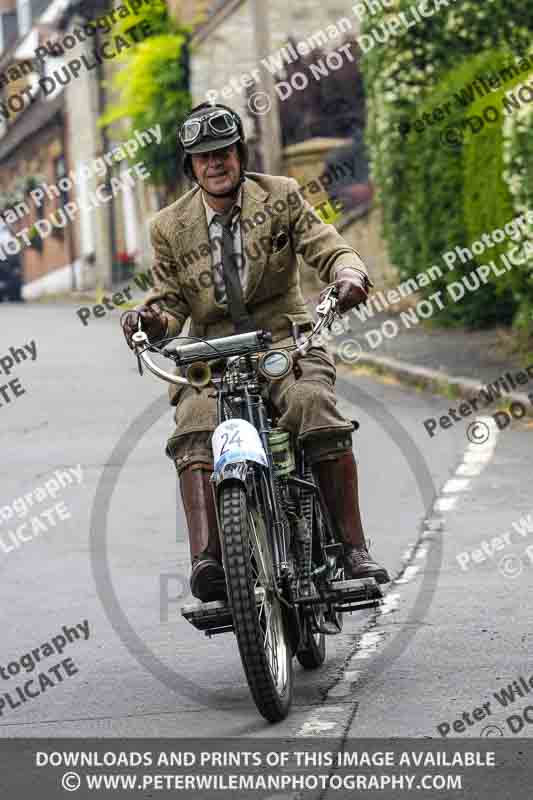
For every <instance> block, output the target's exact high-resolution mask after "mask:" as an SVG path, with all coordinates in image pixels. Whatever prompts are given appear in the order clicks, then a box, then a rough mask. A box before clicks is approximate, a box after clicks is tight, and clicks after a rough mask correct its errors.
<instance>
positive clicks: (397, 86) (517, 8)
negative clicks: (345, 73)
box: [361, 0, 533, 325]
mask: <svg viewBox="0 0 533 800" xmlns="http://www.w3.org/2000/svg"><path fill="white" fill-rule="evenodd" d="M392 5H393V7H391V4H390V3H389V8H388V10H382V11H380V12H378V13H377V14H375V15H369V16H367V17H365V19H364V24H363V26H362V33H364V34H367V35H368V34H369V33H370V32H371V30H372V29H373V28H374V27H375V26H376V25H380V24H381V23H384V22H387V21H390V19H391V18H392V17H393V16H396V15H397V14H398V13H399V12H401V11H403V12H405V14H406V16H408V15H409V10H408V9H409V7H410V6H411V5H412V3H411V2H410V0H396V2H395V3H393V4H392ZM532 27H533V20H532V18H531V13H530V7H529V2H528V0H505V2H504V0H485V2H484V3H483V4H478V3H474V2H470V0H462V2H461V1H460V0H458V2H452V0H450V3H449V7H448V8H442V7H441V8H440V9H439V10H438V11H437V12H436V13H435V14H434V16H432V17H427V18H424V19H423V20H422V21H421V22H419V23H417V24H416V25H414V26H412V27H411V28H408V29H402V30H401V32H400V33H399V34H398V35H397V36H394V37H391V38H390V39H389V40H388V41H387V42H386V43H384V44H380V43H376V44H375V45H374V46H373V47H372V49H370V50H369V51H368V52H367V53H366V54H365V55H364V56H363V59H362V64H361V67H362V72H363V76H364V81H365V88H366V94H367V102H368V112H369V124H368V129H367V140H368V145H369V152H370V158H371V168H372V177H373V180H374V183H375V185H376V189H377V196H378V199H379V200H380V202H381V205H382V208H383V232H384V236H385V238H386V240H387V243H388V246H389V253H390V256H391V259H392V261H393V262H394V263H395V264H396V265H397V266H398V268H399V270H400V274H401V276H402V278H405V277H410V276H413V275H416V274H418V273H420V272H421V271H422V270H424V269H427V267H428V266H431V265H432V264H438V265H439V266H441V267H444V268H445V269H446V267H445V266H444V264H443V262H442V260H441V255H442V253H443V252H445V251H446V250H450V249H452V248H453V247H455V246H456V245H461V246H467V245H468V244H469V243H470V242H471V241H472V240H473V239H475V238H477V233H478V231H479V230H480V229H481V228H482V230H483V232H484V231H488V230H491V229H492V228H493V227H497V226H498V225H499V224H500V223H501V221H502V218H504V219H503V221H504V222H506V221H508V219H509V218H510V217H511V216H513V206H512V202H511V198H510V194H509V192H508V190H507V188H506V186H505V185H504V182H503V181H502V177H501V171H502V167H503V163H502V158H501V153H500V152H499V151H501V143H502V131H501V123H500V124H499V125H494V126H492V125H491V126H488V127H487V128H486V130H484V132H483V133H480V134H478V135H477V136H475V137H472V138H471V139H468V140H467V142H466V144H465V146H464V147H463V148H461V147H459V148H458V149H457V150H454V149H453V148H450V147H447V146H443V145H442V139H441V135H442V130H443V129H445V128H446V127H447V126H450V125H452V124H459V125H460V124H461V122H462V121H463V118H464V116H465V114H466V115H467V116H469V115H470V114H471V113H472V112H473V111H475V109H474V107H473V106H472V107H471V108H463V106H462V104H461V103H460V102H459V101H457V100H453V99H452V102H451V113H450V114H449V115H447V116H446V118H445V120H444V121H442V122H440V123H439V124H438V125H435V126H430V127H427V128H426V130H424V131H422V132H417V131H415V130H413V129H412V128H411V130H410V131H409V132H407V133H406V131H407V128H408V127H409V126H410V125H412V123H413V121H414V120H415V119H420V118H421V117H422V115H423V114H424V113H426V112H433V110H434V108H435V107H436V106H438V105H440V104H442V103H443V102H447V101H449V100H450V98H451V97H453V94H454V93H455V92H458V91H459V90H461V89H463V88H464V87H465V86H467V85H468V84H469V83H470V82H471V81H472V80H473V79H474V78H475V77H476V76H477V75H478V74H479V72H480V71H484V70H487V69H489V68H495V66H496V65H498V64H499V63H500V62H501V60H502V59H504V58H508V57H509V54H512V55H515V56H516V55H517V54H519V53H520V52H522V51H524V50H525V47H526V46H527V45H528V44H529V40H530V30H531V28H532ZM507 88H509V87H507ZM476 104H477V101H476ZM476 104H474V105H475V106H476V108H477V109H478V110H479V108H481V105H482V104H483V101H481V105H480V106H478V105H476ZM483 107H484V106H483ZM478 148H479V152H477V150H478ZM481 164H483V168H482V169H481ZM484 171H485V172H486V175H485V176H484V180H485V182H484V183H483V176H480V175H479V174H478V173H479V172H484ZM489 186H490V190H489V189H488V188H487V187H489ZM487 192H489V194H490V197H489V194H487ZM483 194H484V196H483ZM478 210H480V212H481V213H480V216H479V219H478V218H477V217H476V214H477V211H478ZM474 220H476V221H474ZM493 220H496V222H495V223H494V224H492V221H493ZM474 266H475V263H470V264H465V265H464V269H465V271H469V270H470V269H472V268H473V267H474ZM457 277H458V275H457V274H455V275H454V274H453V273H447V274H446V275H445V281H443V286H439V287H438V288H444V283H448V282H450V281H451V280H454V279H457ZM434 290H435V283H433V284H432V286H431V288H430V289H429V291H427V290H426V291H427V294H428V295H429V294H431V293H432V292H433V291H434ZM516 308H517V299H516V298H513V296H512V294H511V289H510V287H509V286H505V288H502V286H498V287H497V286H491V285H487V286H486V287H485V288H484V289H482V290H479V291H478V292H476V293H475V294H471V295H470V296H469V295H468V294H467V295H466V296H465V298H464V299H463V300H462V301H461V302H460V303H458V304H453V305H451V306H447V308H446V310H445V311H443V312H442V314H441V321H447V322H450V323H466V324H470V325H481V324H486V323H491V322H493V321H495V320H498V321H510V320H511V318H512V315H513V313H514V311H515V309H516Z"/></svg>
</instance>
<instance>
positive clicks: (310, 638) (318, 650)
mask: <svg viewBox="0 0 533 800" xmlns="http://www.w3.org/2000/svg"><path fill="white" fill-rule="evenodd" d="M305 624H306V629H307V647H306V648H305V650H300V651H299V652H298V653H296V658H297V659H298V661H299V663H300V664H301V665H302V667H303V668H304V669H317V668H318V667H321V666H322V664H323V663H324V661H325V660H326V634H325V633H313V631H312V630H311V620H310V619H309V618H308V619H307V621H306V623H305Z"/></svg>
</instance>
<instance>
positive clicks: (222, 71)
mask: <svg viewBox="0 0 533 800" xmlns="http://www.w3.org/2000/svg"><path fill="white" fill-rule="evenodd" d="M265 5H266V7H267V10H268V12H267V13H268V23H269V27H270V38H271V52H270V53H268V54H267V53H261V54H259V55H258V54H257V53H256V50H255V42H254V30H253V24H252V14H251V9H250V3H249V2H247V0H228V2H226V3H224V4H223V5H222V7H221V9H220V10H218V11H217V12H216V13H215V14H213V15H212V16H211V17H210V18H209V21H208V22H207V23H206V24H205V25H203V26H202V27H201V28H200V29H199V30H198V31H197V32H196V35H195V37H194V40H193V47H194V50H193V53H192V68H191V90H192V95H193V101H194V102H195V103H201V102H202V101H204V100H206V99H207V92H208V91H209V90H214V91H219V92H221V91H222V89H223V88H224V87H227V91H226V96H224V95H222V94H220V95H219V96H218V97H217V98H216V99H217V100H219V101H220V102H222V103H226V104H227V105H230V106H232V107H233V108H235V110H236V111H237V112H238V113H239V114H241V116H243V117H244V122H245V127H246V132H247V134H248V135H250V134H251V133H252V124H251V121H250V119H249V118H247V116H246V95H245V91H244V88H243V87H242V86H241V88H240V89H237V88H234V89H231V86H230V81H231V80H232V79H234V80H236V81H237V80H239V81H240V79H241V76H242V74H243V73H250V74H251V73H252V70H254V69H256V70H259V73H258V75H259V78H260V76H261V75H265V74H268V71H267V69H266V67H264V66H262V65H261V58H263V57H264V56H267V55H271V54H273V53H276V51H277V50H278V49H279V48H281V47H284V46H285V45H286V44H287V38H288V37H289V36H291V37H292V38H294V39H295V40H296V41H299V40H300V39H306V38H308V37H310V36H312V34H314V33H315V32H318V31H320V30H323V29H325V28H326V26H327V25H328V24H329V25H331V24H334V23H336V22H337V21H338V20H339V19H341V18H343V19H349V20H350V23H351V24H352V26H353V29H352V31H351V33H352V34H353V33H355V32H356V30H357V23H358V20H357V17H356V16H354V15H353V13H351V9H350V6H349V5H348V4H347V3H346V0H325V2H319V0H299V2H298V3H287V2H286V0H269V2H268V4H266V3H265ZM345 38H346V36H341V37H339V38H336V39H335V38H330V39H329V40H328V42H327V46H326V48H325V49H334V48H335V47H338V46H339V45H340V44H341V43H342V42H343V41H344V39H345ZM251 88H252V89H253V91H261V90H264V89H265V86H264V85H263V83H262V82H261V81H259V82H258V83H255V84H254V86H252V87H251ZM213 99H214V98H213Z"/></svg>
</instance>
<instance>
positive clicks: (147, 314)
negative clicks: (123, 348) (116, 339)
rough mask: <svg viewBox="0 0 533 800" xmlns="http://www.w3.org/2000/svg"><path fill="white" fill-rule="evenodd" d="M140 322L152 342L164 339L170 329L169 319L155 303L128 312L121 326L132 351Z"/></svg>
mask: <svg viewBox="0 0 533 800" xmlns="http://www.w3.org/2000/svg"><path fill="white" fill-rule="evenodd" d="M139 320H140V321H141V328H142V330H143V331H144V332H145V333H146V335H147V336H148V338H149V339H150V340H151V339H162V338H163V336H164V335H165V334H166V332H167V329H168V319H167V317H166V316H165V314H164V312H162V311H161V309H160V308H159V306H157V305H156V304H155V303H153V304H152V305H149V306H137V308H134V309H133V310H132V311H127V312H126V313H125V314H124V315H123V317H122V319H121V324H122V330H123V331H124V336H125V337H126V341H127V343H128V346H129V347H130V348H131V349H132V350H133V340H132V336H133V334H134V333H136V331H137V330H138V329H139Z"/></svg>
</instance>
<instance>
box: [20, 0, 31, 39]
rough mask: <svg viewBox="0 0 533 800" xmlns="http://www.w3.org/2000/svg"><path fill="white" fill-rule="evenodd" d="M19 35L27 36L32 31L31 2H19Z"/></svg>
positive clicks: (22, 0) (21, 0)
mask: <svg viewBox="0 0 533 800" xmlns="http://www.w3.org/2000/svg"><path fill="white" fill-rule="evenodd" d="M17 15H18V24H19V33H20V35H21V36H25V35H26V34H27V33H29V32H30V30H31V0H17Z"/></svg>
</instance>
